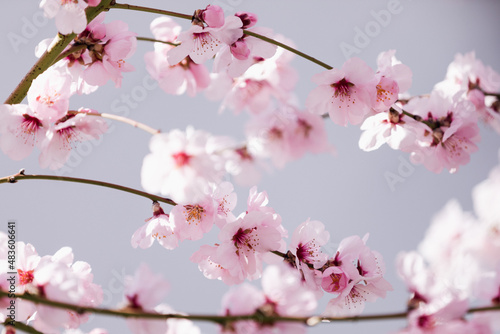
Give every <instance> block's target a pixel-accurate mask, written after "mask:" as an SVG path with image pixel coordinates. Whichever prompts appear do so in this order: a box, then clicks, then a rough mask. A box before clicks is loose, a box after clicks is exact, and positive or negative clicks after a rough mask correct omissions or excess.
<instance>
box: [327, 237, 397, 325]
mask: <svg viewBox="0 0 500 334" xmlns="http://www.w3.org/2000/svg"><path fill="white" fill-rule="evenodd" d="M367 238H368V236H365V237H364V238H363V239H361V238H360V237H358V236H352V237H348V238H345V239H343V240H342V241H341V242H340V245H339V248H338V250H337V253H336V254H335V256H334V257H333V258H331V259H329V260H328V262H327V263H326V264H325V266H323V268H322V270H323V280H322V282H321V286H322V287H323V289H324V290H325V291H326V292H330V293H332V294H335V295H336V297H334V298H333V299H331V300H330V301H329V302H328V305H327V307H326V310H325V312H324V314H325V315H328V316H353V315H358V314H360V313H361V312H362V311H363V309H364V305H365V302H367V301H369V302H373V301H375V300H376V299H377V298H378V297H382V298H384V297H385V295H386V292H387V291H390V290H392V287H391V285H390V284H389V282H387V281H386V280H385V278H384V277H383V275H384V273H385V265H384V262H383V260H382V256H381V255H380V254H379V253H378V252H376V251H372V250H371V249H370V248H368V247H367V246H366V239H367Z"/></svg>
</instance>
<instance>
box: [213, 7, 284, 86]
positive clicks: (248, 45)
mask: <svg viewBox="0 0 500 334" xmlns="http://www.w3.org/2000/svg"><path fill="white" fill-rule="evenodd" d="M235 15H236V16H237V17H239V18H240V20H241V21H242V23H243V26H242V27H241V28H242V29H244V30H247V29H248V28H251V27H253V26H254V25H255V24H256V23H257V16H256V15H255V14H252V13H246V12H239V13H236V14H235ZM252 32H255V33H257V34H260V35H263V36H266V37H268V38H272V37H273V33H272V31H271V30H270V29H266V28H260V27H258V28H255V29H252ZM275 53H276V45H273V44H270V43H267V42H265V41H263V40H261V39H258V38H256V37H253V36H250V35H247V34H243V36H241V37H240V38H239V39H238V40H236V41H235V42H234V43H233V44H231V45H224V46H223V47H222V48H221V50H220V51H219V52H218V53H217V55H216V57H215V61H214V69H213V70H214V71H215V72H220V71H227V73H228V75H229V76H230V77H233V78H235V77H239V76H241V75H243V73H244V72H245V71H246V70H247V69H248V68H249V67H250V66H252V65H253V64H255V63H257V62H259V61H262V60H263V59H267V58H271V57H272V56H273V55H274V54H275Z"/></svg>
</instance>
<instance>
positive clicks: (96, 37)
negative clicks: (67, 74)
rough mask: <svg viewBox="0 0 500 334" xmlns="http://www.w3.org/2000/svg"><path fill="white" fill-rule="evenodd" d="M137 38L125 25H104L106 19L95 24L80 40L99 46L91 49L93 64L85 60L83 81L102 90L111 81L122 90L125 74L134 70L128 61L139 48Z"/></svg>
mask: <svg viewBox="0 0 500 334" xmlns="http://www.w3.org/2000/svg"><path fill="white" fill-rule="evenodd" d="M102 17H103V16H102ZM103 33H104V36H103ZM135 35H136V33H134V32H131V31H129V30H128V25H127V24H126V23H125V22H123V21H113V22H110V23H107V24H103V23H102V19H95V20H94V21H92V22H91V23H90V24H89V26H88V27H87V29H86V30H85V31H84V32H83V33H82V34H81V36H78V37H77V41H79V40H81V42H82V43H86V42H88V43H91V44H95V46H94V47H93V48H88V57H90V61H85V60H84V61H85V65H86V66H87V68H86V69H85V71H84V72H83V74H82V75H83V79H84V80H85V81H86V82H87V83H88V84H90V85H95V86H102V85H104V84H105V83H106V82H107V81H108V80H109V79H111V80H112V81H114V83H115V86H116V87H120V86H121V80H122V72H130V71H133V70H134V67H133V66H132V65H130V64H128V63H127V62H125V59H127V58H130V57H131V56H132V55H133V54H134V52H135V49H136V48H137V40H136V38H135ZM101 36H102V37H101ZM77 43H78V42H77Z"/></svg>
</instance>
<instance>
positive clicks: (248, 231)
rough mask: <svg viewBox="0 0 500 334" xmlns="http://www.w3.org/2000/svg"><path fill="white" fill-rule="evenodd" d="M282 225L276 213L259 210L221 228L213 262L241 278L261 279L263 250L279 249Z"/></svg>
mask: <svg viewBox="0 0 500 334" xmlns="http://www.w3.org/2000/svg"><path fill="white" fill-rule="evenodd" d="M280 228H281V219H280V218H279V216H277V215H275V214H270V213H264V212H259V211H251V212H249V213H247V214H245V215H244V216H243V217H240V218H238V219H237V220H236V221H234V222H232V223H228V224H226V225H225V226H224V227H223V228H222V229H221V232H220V233H219V239H220V241H221V242H220V246H219V247H218V248H217V252H216V253H215V254H214V255H213V256H212V258H213V262H215V263H218V264H220V265H221V266H222V267H224V268H226V269H227V270H228V271H229V272H230V273H231V275H232V276H235V277H238V278H239V279H241V280H243V279H245V278H247V279H257V278H259V277H260V275H261V274H262V261H263V255H264V253H267V252H269V251H272V250H278V249H279V248H280V242H281V238H282V233H281V230H280Z"/></svg>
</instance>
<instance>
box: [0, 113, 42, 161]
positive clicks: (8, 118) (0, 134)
mask: <svg viewBox="0 0 500 334" xmlns="http://www.w3.org/2000/svg"><path fill="white" fill-rule="evenodd" d="M47 126H48V124H46V122H45V121H43V120H42V119H40V118H38V117H37V116H36V114H35V112H34V111H33V110H31V109H30V107H29V106H27V105H25V104H15V105H10V104H3V105H0V148H1V149H2V151H3V152H4V153H5V154H6V155H8V156H9V158H11V159H13V160H22V159H24V158H26V157H27V156H28V155H30V154H31V152H32V151H33V147H34V146H39V145H40V143H41V140H42V139H43V138H44V137H45V133H46V131H47Z"/></svg>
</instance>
